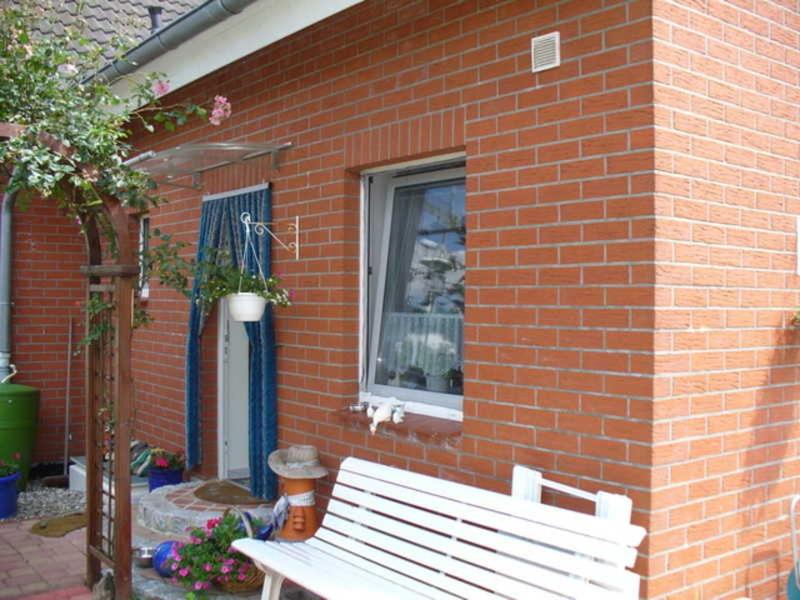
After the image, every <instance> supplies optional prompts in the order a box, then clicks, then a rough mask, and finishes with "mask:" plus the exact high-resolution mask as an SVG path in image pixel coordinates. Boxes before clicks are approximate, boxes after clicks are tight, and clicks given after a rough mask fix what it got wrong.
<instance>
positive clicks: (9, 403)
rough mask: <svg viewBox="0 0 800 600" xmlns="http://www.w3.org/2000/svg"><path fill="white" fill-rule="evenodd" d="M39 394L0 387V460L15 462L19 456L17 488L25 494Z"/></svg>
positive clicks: (28, 389) (26, 388)
mask: <svg viewBox="0 0 800 600" xmlns="http://www.w3.org/2000/svg"><path fill="white" fill-rule="evenodd" d="M38 412H39V390H37V389H36V388H32V387H29V386H27V385H18V384H16V383H2V384H0V459H2V460H9V459H11V460H13V458H14V455H15V454H16V453H17V452H19V454H20V456H21V458H20V461H19V462H20V465H21V467H22V477H20V478H19V480H18V485H17V487H18V488H19V489H20V490H24V489H25V486H26V485H27V484H28V471H29V470H30V468H31V455H32V454H33V442H34V440H35V439H36V417H37V413H38Z"/></svg>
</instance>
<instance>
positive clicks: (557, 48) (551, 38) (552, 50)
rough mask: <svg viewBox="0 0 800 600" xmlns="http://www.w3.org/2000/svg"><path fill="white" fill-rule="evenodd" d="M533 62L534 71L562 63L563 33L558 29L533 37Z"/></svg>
mask: <svg viewBox="0 0 800 600" xmlns="http://www.w3.org/2000/svg"><path fill="white" fill-rule="evenodd" d="M531 64H532V66H533V68H532V71H533V72H534V73H536V72H538V71H544V70H545V69H552V68H554V67H557V66H558V65H560V64H561V35H560V33H559V32H558V31H554V32H552V33H548V34H547V35H540V36H539V37H535V38H533V39H531Z"/></svg>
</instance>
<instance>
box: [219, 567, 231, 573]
mask: <svg viewBox="0 0 800 600" xmlns="http://www.w3.org/2000/svg"><path fill="white" fill-rule="evenodd" d="M220 571H222V572H223V573H230V572H231V568H230V567H229V566H228V565H222V567H220Z"/></svg>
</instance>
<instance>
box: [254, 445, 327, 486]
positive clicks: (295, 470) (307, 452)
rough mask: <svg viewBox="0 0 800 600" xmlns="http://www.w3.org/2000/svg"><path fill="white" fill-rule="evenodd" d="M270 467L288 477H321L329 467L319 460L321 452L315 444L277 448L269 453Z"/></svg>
mask: <svg viewBox="0 0 800 600" xmlns="http://www.w3.org/2000/svg"><path fill="white" fill-rule="evenodd" d="M267 462H268V463H269V468H270V469H272V470H273V471H275V472H276V473H277V474H278V475H280V476H281V477H285V478H286V479H319V478H320V477H325V476H326V475H327V474H328V469H326V468H325V467H323V466H322V465H321V464H320V462H319V452H318V451H317V449H316V448H315V447H314V446H290V447H289V448H288V449H285V450H275V452H273V453H271V454H270V455H269V460H268V461H267Z"/></svg>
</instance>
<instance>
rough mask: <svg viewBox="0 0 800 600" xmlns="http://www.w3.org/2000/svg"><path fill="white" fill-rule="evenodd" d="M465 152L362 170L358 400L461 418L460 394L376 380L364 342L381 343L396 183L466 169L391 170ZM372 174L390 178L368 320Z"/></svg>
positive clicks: (457, 174)
mask: <svg viewBox="0 0 800 600" xmlns="http://www.w3.org/2000/svg"><path fill="white" fill-rule="evenodd" d="M463 157H464V155H463V154H453V155H447V156H446V157H441V156H440V157H436V158H434V159H428V160H425V161H416V162H414V163H404V164H400V165H393V166H391V167H388V168H386V167H384V168H382V169H379V170H374V171H369V172H364V173H363V177H362V189H361V236H360V237H361V256H360V265H359V273H360V286H359V287H360V289H359V296H360V310H359V325H360V327H359V334H360V335H359V366H360V373H361V377H360V385H359V389H360V394H359V399H360V400H361V401H366V402H370V403H380V402H385V401H389V402H398V401H399V402H401V403H402V404H403V405H404V407H405V410H406V412H410V413H416V414H424V415H428V416H432V417H438V418H444V419H450V420H456V421H461V420H463V411H462V406H463V396H461V395H455V394H443V393H437V392H429V391H426V390H413V389H408V388H401V387H395V386H389V385H382V384H376V383H375V365H376V360H377V354H376V353H375V352H374V351H373V352H372V353H371V355H370V356H367V342H368V341H369V343H370V345H369V347H370V348H371V349H373V350H374V349H375V348H377V347H378V345H379V341H380V330H381V320H382V317H383V310H382V307H383V295H384V291H385V283H386V268H385V265H386V264H387V259H388V253H389V241H390V238H391V222H392V212H393V208H394V197H395V190H396V189H397V188H398V187H406V186H409V185H415V184H421V183H433V182H436V181H448V180H453V179H465V177H466V171H465V168H464V167H461V166H460V167H450V168H448V167H447V166H446V165H442V168H441V169H435V170H431V171H428V172H425V173H420V174H411V175H399V176H397V177H394V176H393V174H397V173H399V172H402V170H404V169H409V168H413V167H428V166H430V167H431V168H433V167H435V166H436V165H437V164H438V163H443V162H445V161H448V162H449V161H453V160H454V159H463ZM370 176H378V177H380V176H383V177H389V178H391V179H390V181H389V184H388V185H387V186H386V189H385V203H386V204H385V210H384V217H383V218H384V226H383V232H382V233H383V235H382V238H381V239H380V240H379V242H380V252H379V254H380V256H379V258H378V260H377V261H373V265H372V266H373V269H374V273H375V275H373V276H377V277H378V280H377V285H376V288H375V299H374V301H375V302H376V303H377V304H376V307H375V317H374V323H373V324H370V323H369V320H370V319H369V314H370V313H369V293H368V288H369V277H370V275H369V273H368V267H369V264H368V260H369V248H368V245H369V243H370V235H369V233H370V232H369V226H370V223H369V212H368V206H367V203H368V201H369V194H370Z"/></svg>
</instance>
